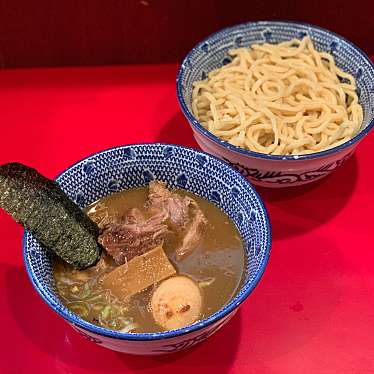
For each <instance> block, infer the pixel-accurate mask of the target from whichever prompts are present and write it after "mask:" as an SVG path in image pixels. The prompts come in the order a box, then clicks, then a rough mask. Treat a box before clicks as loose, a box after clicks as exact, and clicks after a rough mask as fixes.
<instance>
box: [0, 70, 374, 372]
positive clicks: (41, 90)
mask: <svg viewBox="0 0 374 374" xmlns="http://www.w3.org/2000/svg"><path fill="white" fill-rule="evenodd" d="M176 70H177V67H176V66H175V65H159V66H138V67H132V66H129V67H103V68H70V69H69V68H65V69H30V70H17V71H1V72H0V107H1V135H0V136H1V147H0V164H1V163H4V162H9V161H20V162H24V163H26V164H28V165H30V166H33V167H35V168H37V169H38V170H40V172H42V173H44V174H45V175H47V176H49V177H54V176H56V175H57V174H58V173H59V172H60V171H62V170H63V169H64V168H66V167H68V166H69V165H70V164H72V163H74V162H75V161H76V160H78V159H80V158H83V157H85V156H86V155H88V154H90V153H93V152H96V151H99V150H102V149H105V148H109V147H113V146H116V145H121V144H127V143H136V142H154V141H162V142H171V143H180V144H184V145H188V146H193V147H197V144H196V143H195V141H194V140H193V137H192V134H191V131H190V129H189V126H188V124H187V122H186V121H185V119H184V118H183V116H182V114H181V112H180V110H179V107H178V103H177V100H176V95H175V74H176ZM373 140H374V137H373V136H371V137H368V138H367V139H365V140H364V141H363V142H362V144H361V145H360V146H359V149H358V150H357V153H356V154H355V156H353V157H352V158H351V159H350V160H348V161H347V163H346V164H345V165H344V167H342V168H341V169H339V170H338V171H336V172H335V173H333V174H332V175H331V176H330V177H327V178H326V179H323V180H322V181H320V182H316V183H314V184H311V185H308V186H305V187H301V188H290V189H282V190H266V189H258V190H259V192H260V194H261V196H262V197H263V199H264V201H265V203H266V206H267V208H268V211H269V213H270V218H271V222H272V225H273V246H272V251H271V256H270V262H269V264H268V266H267V269H266V271H265V274H264V276H263V278H262V280H261V282H260V283H259V285H258V287H257V288H256V289H255V290H254V292H253V293H252V294H251V295H250V297H249V298H248V300H247V301H246V302H245V303H244V304H243V305H242V306H241V307H240V311H239V313H237V314H236V316H235V317H234V318H233V320H232V321H231V322H230V323H229V324H228V325H226V326H225V327H223V328H222V330H220V331H219V332H217V333H216V334H215V335H214V336H212V337H211V338H209V340H208V341H206V342H204V343H202V344H200V345H198V346H196V347H195V348H192V349H190V350H187V351H185V352H181V353H177V354H174V355H171V356H164V357H154V358H147V357H136V356H129V355H125V354H120V353H116V352H113V351H110V350H107V349H105V348H102V347H100V346H96V345H94V344H92V343H90V342H88V341H86V340H85V339H84V338H82V337H81V336H80V335H78V334H77V333H76V332H75V331H73V330H72V329H71V328H70V326H69V325H67V324H66V323H65V322H64V321H63V320H62V319H61V318H60V317H58V316H57V315H56V314H55V313H54V312H53V311H52V310H50V309H49V308H48V306H47V305H46V304H44V302H43V301H42V300H41V299H40V298H39V297H38V296H37V294H36V292H35V291H34V290H33V288H32V286H31V283H30V281H29V280H28V276H27V274H26V271H25V269H24V267H23V263H22V255H21V235H22V228H21V227H20V226H19V225H17V224H16V223H15V222H13V220H12V219H11V218H10V217H9V216H8V215H6V214H5V213H4V212H2V211H1V212H0V317H1V318H0V321H1V339H0V373H29V372H30V369H32V371H31V372H36V373H74V374H75V373H79V374H80V373H129V372H142V373H163V374H165V373H185V372H190V371H191V372H193V373H208V372H212V373H228V372H230V373H256V374H262V373H266V374H268V373H285V374H286V373H287V374H289V373H296V374H297V373H303V374H304V373H313V374H314V373H339V374H344V373H350V374H351V373H359V374H361V373H374V357H373V349H374V297H373V294H374V272H373V261H374V253H373V249H374V248H373V224H372V222H373V218H372V216H373V211H374V191H373V185H374V173H373V171H372V170H373V167H372V165H373V161H374V159H373V156H372V154H373V153H372V152H373Z"/></svg>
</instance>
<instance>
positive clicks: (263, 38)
mask: <svg viewBox="0 0 374 374" xmlns="http://www.w3.org/2000/svg"><path fill="white" fill-rule="evenodd" d="M373 74H374V67H373V64H372V62H371V61H370V60H369V59H368V57H367V56H366V55H365V54H364V53H363V52H362V51H361V50H359V49H358V48H357V47H355V46H354V45H353V44H352V43H350V42H349V41H347V40H345V39H344V38H342V37H340V36H338V35H336V34H334V33H332V32H330V31H327V30H323V29H320V28H318V27H315V26H311V25H307V24H302V23H288V22H256V23H247V24H242V25H238V26H234V27H231V28H227V29H224V30H222V31H219V32H217V33H215V34H213V35H211V36H209V37H208V38H207V39H205V40H203V41H202V42H200V43H199V44H198V45H197V46H196V47H194V48H193V49H192V51H191V52H190V53H189V54H188V55H187V56H186V58H185V59H184V61H183V62H182V65H181V67H180V70H179V73H178V77H177V93H178V99H179V102H180V105H181V109H182V111H183V113H184V115H185V116H186V118H187V119H188V121H189V123H190V125H191V128H192V130H193V132H194V136H195V138H196V140H197V142H198V143H199V145H200V146H201V148H202V149H203V150H205V151H207V152H209V153H213V154H215V155H217V156H219V157H221V158H223V159H224V160H225V161H227V162H229V163H230V164H231V165H232V166H234V167H235V168H236V169H238V170H239V171H240V172H241V173H242V174H243V175H244V176H245V177H247V178H248V179H249V180H251V181H252V182H253V183H255V184H259V185H262V186H268V187H282V186H294V185H300V184H305V183H309V182H311V181H314V180H317V179H320V178H322V177H323V176H326V175H328V174H329V173H331V172H332V171H333V170H335V169H336V168H337V167H339V166H340V165H341V164H342V163H343V162H344V161H345V160H346V159H347V158H348V157H350V156H351V155H352V154H353V151H354V149H355V147H356V146H357V144H358V142H359V141H360V140H361V139H362V138H363V137H364V136H365V135H366V134H368V133H369V131H370V130H371V129H372V127H373V109H374V89H373V87H374V78H373V77H374V75H373Z"/></svg>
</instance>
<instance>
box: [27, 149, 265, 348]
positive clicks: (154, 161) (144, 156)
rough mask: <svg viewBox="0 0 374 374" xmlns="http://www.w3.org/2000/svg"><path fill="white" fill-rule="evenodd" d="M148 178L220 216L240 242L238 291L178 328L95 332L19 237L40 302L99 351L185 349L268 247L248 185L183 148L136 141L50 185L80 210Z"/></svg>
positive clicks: (211, 326)
mask: <svg viewBox="0 0 374 374" xmlns="http://www.w3.org/2000/svg"><path fill="white" fill-rule="evenodd" d="M152 179H158V180H162V181H165V182H167V184H168V185H169V186H170V187H179V188H183V189H186V190H188V191H191V192H193V193H195V194H197V195H199V196H202V197H204V198H206V199H208V200H210V201H211V202H213V203H214V204H216V205H217V206H218V207H220V208H221V209H222V210H223V211H225V212H226V213H227V214H228V215H229V216H230V218H231V219H232V220H233V222H234V223H235V224H236V226H237V228H238V230H239V232H240V234H241V236H242V238H243V240H244V243H245V251H246V258H247V265H246V269H245V281H244V283H243V286H242V288H241V289H240V291H239V293H238V294H237V295H236V296H235V297H234V298H233V299H232V300H231V301H230V302H229V303H228V304H227V305H226V306H225V307H224V308H222V309H221V310H220V311H218V312H217V313H215V314H213V315H212V316H210V317H209V318H207V319H205V320H203V321H199V322H196V323H195V324H193V325H191V326H189V327H185V328H182V329H179V330H172V331H167V332H161V333H148V334H131V333H121V332H117V331H114V330H108V329H105V328H102V327H98V326H96V325H93V324H91V323H89V322H86V321H84V320H82V319H81V318H79V317H78V316H77V315H75V314H74V313H72V312H71V311H69V310H68V309H67V308H66V307H64V306H63V305H62V304H61V302H60V300H59V299H58V296H57V295H56V289H55V285H54V280H53V276H52V263H51V257H50V256H49V255H48V253H47V252H46V251H45V249H44V248H42V247H41V246H40V244H39V243H38V242H37V241H36V240H35V239H34V238H33V236H32V235H31V234H30V233H28V232H25V236H24V242H23V255H24V261H25V265H26V269H27V272H28V274H29V277H30V279H31V281H32V283H33V285H34V287H35V289H36V290H37V292H38V293H39V295H40V296H41V297H42V299H43V300H44V301H45V302H46V303H47V304H48V305H49V306H50V307H51V308H52V309H53V310H54V311H55V312H56V313H58V314H59V315H60V316H61V317H63V318H64V319H65V320H66V321H67V322H69V323H70V324H71V325H72V327H73V328H74V329H75V330H77V331H78V332H79V333H81V334H82V335H83V336H84V337H86V338H87V339H89V340H91V341H92V342H95V343H97V344H100V345H103V346H105V347H107V348H110V349H113V350H116V351H120V352H126V353H131V354H139V355H158V354H165V353H170V352H176V351H179V350H182V349H186V348H189V347H191V346H193V345H195V344H197V343H199V342H201V341H203V340H205V339H207V338H208V337H209V336H210V335H212V334H213V333H214V332H215V331H217V330H218V329H219V328H220V327H222V326H223V325H224V324H225V323H227V322H228V321H229V320H230V318H231V317H232V316H233V315H234V313H235V312H236V311H237V308H238V307H239V305H240V304H241V303H242V302H243V301H244V300H245V299H246V298H247V297H248V295H249V294H250V293H251V292H252V291H253V289H254V288H255V287H256V285H257V283H258V282H259V280H260V278H261V276H262V274H263V272H264V270H265V267H266V264H267V261H268V258H269V251H270V243H271V231H270V224H269V219H268V216H267V213H266V210H265V208H264V205H263V203H262V201H261V199H260V197H259V196H258V195H257V193H256V192H255V190H254V189H253V188H252V187H251V185H250V184H249V183H248V181H247V180H246V179H245V178H243V177H242V176H241V175H240V174H239V173H238V172H236V171H235V170H234V169H232V168H231V167H230V166H229V165H227V164H226V163H224V162H223V161H221V160H219V159H217V158H215V157H213V156H210V155H208V154H206V153H203V152H199V151H196V150H193V149H190V148H184V147H181V146H176V145H167V144H138V145H129V146H123V147H118V148H113V149H109V150H107V151H103V152H99V153H96V154H94V155H92V156H89V157H87V158H86V159H84V160H82V161H79V162H78V163H76V164H75V165H73V166H71V167H70V168H68V169H67V170H65V171H64V172H63V173H62V174H61V175H60V176H59V177H58V178H57V182H58V183H59V184H60V185H61V187H62V189H63V190H64V191H65V192H66V193H67V194H68V195H69V197H70V198H71V199H72V200H74V201H75V202H76V203H77V204H78V205H79V206H80V207H82V208H83V207H85V206H87V205H88V204H90V203H92V202H94V201H96V200H97V199H100V198H101V197H104V196H106V195H108V194H110V193H112V192H116V191H120V190H123V189H129V188H134V187H139V186H145V185H147V184H148V183H149V181H151V180H152Z"/></svg>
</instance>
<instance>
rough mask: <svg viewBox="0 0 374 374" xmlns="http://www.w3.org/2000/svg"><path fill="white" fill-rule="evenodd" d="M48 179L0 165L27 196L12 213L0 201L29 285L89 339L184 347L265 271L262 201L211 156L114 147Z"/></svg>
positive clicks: (144, 347) (136, 347) (129, 347)
mask: <svg viewBox="0 0 374 374" xmlns="http://www.w3.org/2000/svg"><path fill="white" fill-rule="evenodd" d="M19 171H21V172H19ZM25 175H27V178H24V176H25ZM15 176H17V177H16V178H15ZM56 181H57V183H53V182H52V181H48V180H45V178H44V177H43V176H41V175H39V174H38V173H37V172H36V171H35V170H32V169H31V170H30V168H27V167H26V166H24V165H20V164H8V165H4V166H3V167H2V168H0V189H1V188H3V190H6V191H7V192H11V193H12V194H13V195H12V196H16V197H17V198H22V197H24V198H26V200H28V201H30V202H31V201H32V202H34V206H33V207H34V209H33V211H32V212H30V211H29V210H28V209H29V205H30V204H24V203H23V201H20V202H19V204H18V205H17V206H21V207H23V208H22V210H20V209H18V210H14V206H15V204H13V200H12V199H5V200H4V201H5V202H4V208H5V209H8V211H9V213H13V214H15V217H17V218H18V219H19V220H21V221H22V220H23V219H24V225H25V227H28V229H29V230H30V231H26V232H25V237H24V242H23V255H24V261H25V265H26V269H27V272H28V275H29V277H30V279H31V281H32V283H33V285H34V287H35V289H36V290H37V292H38V293H39V294H40V296H41V297H42V298H43V300H44V301H45V302H46V303H47V304H48V305H49V306H50V307H51V308H52V309H53V311H55V312H56V313H58V314H59V315H60V316H61V317H62V318H64V319H65V320H66V321H67V322H68V323H70V324H71V325H72V327H73V328H74V329H75V330H77V331H78V332H79V333H80V334H81V335H83V336H84V337H85V338H87V339H89V340H90V341H92V342H94V343H97V344H99V345H102V346H104V347H107V348H110V349H113V350H116V351H120V352H126V353H131V354H139V355H159V354H166V353H173V352H176V351H179V350H182V349H187V348H189V347H192V346H193V345H195V344H197V343H199V342H202V341H203V340H205V339H207V338H209V336H211V335H212V334H213V333H214V332H216V331H218V329H220V328H221V327H222V326H224V325H225V324H226V323H227V322H229V320H230V319H231V318H232V317H233V316H234V314H235V313H236V311H237V310H238V307H239V306H240V304H241V303H242V302H244V301H245V299H246V298H247V297H248V296H249V295H250V293H251V292H252V290H253V289H254V288H255V287H256V285H257V284H258V282H259V280H260V278H261V276H262V274H263V272H264V270H265V267H266V265H267V262H268V258H269V254H270V245H271V228H270V223H269V219H268V216H267V212H266V210H265V207H264V205H263V203H262V201H261V199H260V197H259V196H258V195H257V193H256V192H255V190H254V189H253V188H252V186H251V185H250V183H248V181H247V180H246V179H245V178H243V177H242V176H241V175H240V174H239V173H238V172H237V171H235V170H234V169H233V168H231V167H230V166H229V165H227V163H225V162H223V161H222V160H219V159H218V158H216V157H213V156H211V155H208V154H206V153H203V152H200V151H197V150H194V149H190V148H186V147H181V146H177V145H168V144H138V145H130V146H123V147H117V148H113V149H109V150H106V151H103V152H99V153H97V154H94V155H92V156H89V157H87V158H85V159H83V160H81V161H79V162H77V163H76V164H74V165H73V166H71V167H69V168H68V169H67V170H66V171H64V172H63V173H62V174H61V175H60V176H59V177H58V178H57V180H56ZM25 186H26V187H27V186H28V188H26V187H25ZM41 186H43V188H42V189H41ZM30 191H31V192H30ZM35 192H37V199H36V200H35V199H34V197H35ZM40 196H44V197H45V199H44V200H41V199H40ZM50 196H51V197H52V198H50ZM56 196H58V198H56ZM40 201H42V204H40ZM8 202H10V203H9V204H8ZM35 207H36V208H35ZM66 207H70V208H69V210H65V209H66ZM34 211H38V212H39V213H37V214H36V216H35V217H33V214H34V213H33V212H34ZM25 212H26V214H24V213H25ZM58 212H64V213H63V214H58ZM50 215H52V216H53V217H54V219H55V223H57V224H53V225H50V224H49V221H50V220H49V219H48V217H50ZM30 217H32V219H31V220H30ZM79 217H80V218H79ZM78 218H79V220H78ZM43 220H44V221H45V224H43V225H40V222H41V221H43ZM63 223H65V226H64V225H63ZM31 232H33V234H31ZM37 238H38V239H37ZM56 238H61V240H57V239H56ZM66 242H68V244H69V245H68V246H66ZM42 243H43V244H42ZM56 243H57V244H56ZM58 243H60V244H61V245H60V244H58ZM98 244H99V245H100V247H99V248H100V251H99V252H98V251H97V248H98ZM47 245H48V248H49V249H50V250H51V251H46V247H47ZM52 251H53V252H52ZM53 253H54V254H53Z"/></svg>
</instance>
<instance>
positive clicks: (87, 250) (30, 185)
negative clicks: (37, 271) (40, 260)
mask: <svg viewBox="0 0 374 374" xmlns="http://www.w3.org/2000/svg"><path fill="white" fill-rule="evenodd" d="M0 207H1V208H3V209H4V210H5V211H6V212H8V213H9V214H10V215H11V216H12V217H13V218H14V219H15V220H16V221H17V222H18V223H20V224H22V225H23V226H24V227H25V228H26V229H27V230H29V231H30V232H31V233H32V234H33V235H34V236H35V238H36V239H38V240H39V241H40V242H41V243H42V244H43V245H44V246H45V247H47V248H48V249H50V250H52V251H53V252H54V253H55V254H56V255H57V256H59V257H61V258H62V259H63V260H65V261H66V262H68V263H69V264H71V265H73V266H74V267H75V268H76V269H84V268H87V267H89V266H91V265H94V264H95V263H96V262H97V261H98V260H99V257H100V253H101V246H100V244H98V242H97V237H98V235H99V229H98V227H97V226H96V224H95V223H94V222H93V221H92V220H91V219H90V218H89V217H88V216H87V215H86V213H85V212H83V211H82V210H81V209H80V208H79V207H78V206H77V205H76V204H75V203H74V202H73V201H71V200H70V198H69V197H68V196H67V195H66V194H65V192H64V191H63V190H62V189H61V187H60V186H59V185H58V184H57V183H56V182H55V181H53V180H50V179H48V178H46V177H44V176H43V175H41V174H39V173H38V172H37V171H36V170H35V169H32V168H30V167H28V166H25V165H23V164H20V163H9V164H5V165H2V166H0Z"/></svg>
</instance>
